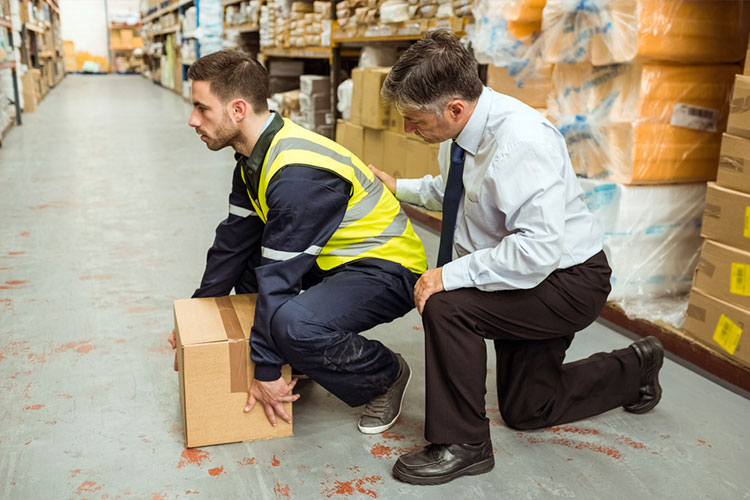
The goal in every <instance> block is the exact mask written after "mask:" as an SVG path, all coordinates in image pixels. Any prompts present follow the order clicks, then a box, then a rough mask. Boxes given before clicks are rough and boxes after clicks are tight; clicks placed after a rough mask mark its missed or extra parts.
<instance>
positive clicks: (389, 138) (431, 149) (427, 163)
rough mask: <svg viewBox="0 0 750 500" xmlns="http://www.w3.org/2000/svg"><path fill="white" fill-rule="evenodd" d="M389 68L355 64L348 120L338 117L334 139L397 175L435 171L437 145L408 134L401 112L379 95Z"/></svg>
mask: <svg viewBox="0 0 750 500" xmlns="http://www.w3.org/2000/svg"><path fill="white" fill-rule="evenodd" d="M389 70H390V68H383V67H375V68H354V70H353V71H352V81H353V87H352V104H351V106H352V108H351V110H352V112H351V121H344V120H339V121H338V123H337V127H336V142H338V143H339V144H341V145H343V146H344V147H346V148H347V149H349V150H350V151H351V152H353V153H354V154H355V155H357V156H358V157H359V158H360V159H361V160H362V161H363V162H364V163H365V164H368V163H371V164H372V165H374V166H375V167H377V168H379V169H381V170H383V171H385V172H387V173H389V174H391V175H393V176H394V177H397V178H418V177H423V176H424V175H428V174H430V175H438V174H439V173H440V169H439V166H438V161H437V158H438V151H439V145H437V144H432V145H430V144H426V143H425V142H423V141H422V140H421V139H418V138H416V137H415V136H407V135H406V134H405V133H404V128H403V119H402V118H401V114H400V113H399V112H398V110H397V109H396V108H395V107H394V106H391V105H389V104H388V103H386V102H385V101H383V99H382V98H381V97H380V88H381V87H382V85H383V81H384V80H385V77H386V76H387V75H388V71H389Z"/></svg>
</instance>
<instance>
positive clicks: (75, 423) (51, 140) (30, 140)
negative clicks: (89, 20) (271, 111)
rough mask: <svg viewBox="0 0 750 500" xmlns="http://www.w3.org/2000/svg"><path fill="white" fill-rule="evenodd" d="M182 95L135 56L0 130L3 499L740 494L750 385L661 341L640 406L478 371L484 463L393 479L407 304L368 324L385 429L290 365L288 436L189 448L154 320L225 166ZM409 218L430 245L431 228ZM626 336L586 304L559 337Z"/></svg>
mask: <svg viewBox="0 0 750 500" xmlns="http://www.w3.org/2000/svg"><path fill="white" fill-rule="evenodd" d="M189 112H190V108H189V106H188V105H187V104H186V103H185V102H184V101H182V100H181V99H180V98H179V97H178V96H177V95H176V94H173V93H171V92H168V91H166V90H163V89H160V88H158V87H156V86H154V85H152V84H151V83H149V82H147V81H146V80H144V79H142V78H140V77H137V76H80V75H72V76H68V77H67V78H65V80H64V81H63V82H62V84H61V85H60V86H59V87H58V88H56V89H54V90H52V92H51V93H50V94H49V96H48V97H47V98H46V99H45V100H44V102H43V103H42V105H41V106H40V107H39V109H38V111H37V112H36V113H34V114H24V116H23V118H24V125H23V126H22V127H16V128H14V129H13V130H12V131H11V133H10V135H9V136H8V138H7V140H6V141H5V142H4V144H3V148H2V149H0V214H1V217H2V218H1V219H0V221H1V223H0V498H1V499H23V500H27V499H67V498H71V499H83V498H86V499H119V498H123V499H136V498H142V499H149V500H157V499H162V500H164V499H175V498H182V499H189V498H208V499H215V498H227V499H236V498H253V499H266V498H268V499H274V498H282V499H286V498H303V499H304V498H324V499H325V498H331V499H355V498H364V499H368V498H381V499H392V498H398V497H402V498H432V499H436V498H446V499H451V500H463V499H466V500H470V499H471V500H474V499H484V498H486V499H496V498H508V499H547V498H583V499H600V498H608V499H642V498H657V499H667V498H673V499H679V500H684V499H704V498H710V499H716V500H724V499H741V498H745V499H747V498H750V477H749V475H748V470H750V469H748V467H749V466H748V464H750V451H748V450H750V402H748V400H747V399H745V398H744V397H743V395H738V394H737V393H734V392H731V391H728V390H726V389H725V388H722V387H720V386H719V385H716V384H715V383H714V382H711V381H709V380H707V379H705V378H703V377H702V376H700V375H698V374H696V373H694V372H692V371H690V370H688V369H686V368H684V367H683V366H681V365H679V364H677V363H675V362H674V361H672V360H667V361H666V362H665V366H664V369H663V371H662V385H663V387H664V399H663V400H662V403H661V404H660V405H659V406H658V407H657V408H656V409H655V410H654V411H652V412H651V413H649V414H646V415H642V416H636V415H632V414H629V413H626V412H624V411H622V410H619V409H618V410H614V411H611V412H609V413H607V414H604V415H601V416H599V417H596V418H592V419H589V420H585V421H581V422H577V423H576V424H574V425H568V426H563V427H558V428H551V429H545V430H541V431H536V432H516V431H514V430H511V429H509V428H507V427H505V426H504V424H503V423H502V421H501V419H500V417H499V414H498V412H497V400H496V396H495V385H494V382H493V381H492V377H493V375H492V373H490V380H489V384H488V397H487V406H488V408H489V415H490V417H491V418H492V425H493V442H494V445H495V449H496V461H497V465H496V467H495V469H494V470H493V471H492V472H491V473H489V474H485V475H482V476H477V477H472V478H461V479H459V480H456V481H454V482H452V483H450V484H448V485H444V486H437V487H414V486H409V485H405V484H401V483H399V482H397V481H395V480H394V479H393V478H392V477H391V474H390V470H391V467H392V464H393V462H394V460H395V458H396V457H397V456H398V455H399V454H400V453H402V452H403V451H405V450H412V449H415V448H418V447H420V446H421V445H422V444H423V439H422V419H423V411H422V408H423V403H424V362H423V340H422V333H421V326H420V318H419V316H418V315H417V314H416V312H414V311H412V312H411V313H410V314H408V315H407V316H406V317H404V318H402V319H400V320H397V321H394V322H393V323H392V324H389V325H383V326H380V327H378V328H376V329H375V330H373V331H372V332H370V333H369V334H368V335H372V336H376V337H378V338H380V339H382V340H383V341H384V342H385V343H386V344H388V345H390V346H391V347H393V348H394V349H396V350H398V351H400V352H402V353H404V354H405V356H406V358H407V360H408V361H409V362H410V364H411V366H412V369H413V371H414V374H415V376H414V378H413V380H412V384H411V386H410V388H409V390H408V392H407V398H406V405H405V409H404V411H403V414H402V417H401V418H400V420H399V422H398V424H397V425H396V426H395V427H394V428H393V429H392V430H391V432H389V433H387V434H384V435H380V436H365V435H362V434H360V433H359V432H358V431H357V429H356V420H357V416H358V415H359V409H351V408H348V407H347V406H346V405H344V404H343V403H341V402H340V401H338V400H336V399H334V398H333V397H332V396H330V395H329V394H327V393H326V392H325V391H324V390H322V389H321V388H320V387H319V386H317V385H315V384H314V383H311V382H309V381H308V382H302V383H300V385H299V386H298V387H299V392H300V393H301V394H302V397H301V399H300V400H299V402H298V403H296V404H295V409H294V416H295V436H294V437H293V438H284V439H278V440H272V441H263V442H253V443H238V444H230V445H223V446H213V447H205V448H202V449H200V450H186V449H185V448H184V445H183V441H182V428H181V424H180V415H179V395H178V392H179V390H178V383H177V377H176V375H175V373H174V372H173V371H172V352H171V349H170V348H169V347H168V345H167V343H166V341H165V339H166V337H167V335H168V333H169V332H170V331H171V328H172V305H171V303H172V300H173V299H176V298H184V297H188V296H190V294H191V293H192V291H193V290H194V288H195V287H196V286H197V283H198V281H199V279H200V277H201V274H202V270H203V263H204V259H205V251H206V249H207V247H208V246H209V245H210V244H211V241H212V238H213V230H214V227H215V225H216V223H217V222H218V221H220V220H221V219H222V218H223V217H225V215H226V207H227V201H226V200H227V195H228V189H229V185H230V174H231V171H232V168H233V161H232V153H231V151H222V152H220V153H212V152H210V151H208V150H207V149H206V148H205V146H204V145H203V144H202V143H201V142H200V141H199V139H198V138H197V137H196V136H195V135H194V133H193V131H192V130H191V129H190V128H189V127H188V126H187V119H188V115H189ZM419 232H420V235H421V236H422V237H423V239H424V242H425V245H426V247H427V248H428V256H429V259H430V262H434V258H435V253H436V248H437V239H438V238H437V236H436V235H435V234H434V233H431V232H429V231H426V230H423V229H422V228H419ZM630 341H631V340H630V339H629V338H627V337H626V336H623V335H621V334H620V333H617V332H615V331H613V330H611V329H609V328H607V327H606V326H604V325H602V324H598V323H597V324H594V325H593V326H591V327H590V328H588V329H587V330H585V331H584V332H582V333H581V334H580V335H579V336H578V337H577V338H576V340H575V342H574V343H573V345H572V347H571V349H570V359H577V358H581V357H585V356H588V355H589V354H591V353H593V352H596V351H600V350H611V349H615V348H620V347H623V346H625V345H627V344H629V343H630ZM489 362H490V365H489V366H490V367H492V366H494V359H490V361H489ZM239 410H240V409H239V408H238V411H239Z"/></svg>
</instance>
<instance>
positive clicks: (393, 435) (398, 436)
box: [381, 431, 406, 441]
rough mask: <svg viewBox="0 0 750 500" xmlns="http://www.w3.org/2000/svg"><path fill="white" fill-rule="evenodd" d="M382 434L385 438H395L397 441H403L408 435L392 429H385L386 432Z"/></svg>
mask: <svg viewBox="0 0 750 500" xmlns="http://www.w3.org/2000/svg"><path fill="white" fill-rule="evenodd" d="M381 436H383V437H384V438H385V439H393V440H395V441H401V440H402V439H405V438H406V436H403V435H401V434H396V433H394V432H390V431H385V432H384V433H382V434H381Z"/></svg>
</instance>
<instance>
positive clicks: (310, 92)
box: [299, 75, 333, 138]
mask: <svg viewBox="0 0 750 500" xmlns="http://www.w3.org/2000/svg"><path fill="white" fill-rule="evenodd" d="M299 107H300V115H301V116H300V121H299V124H300V125H302V126H303V127H305V128H307V129H309V130H312V131H314V132H317V133H318V134H321V135H324V136H326V137H328V138H333V114H332V113H331V82H330V78H329V77H327V76H320V75H302V76H300V77H299Z"/></svg>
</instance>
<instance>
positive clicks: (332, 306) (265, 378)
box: [188, 50, 426, 434]
mask: <svg viewBox="0 0 750 500" xmlns="http://www.w3.org/2000/svg"><path fill="white" fill-rule="evenodd" d="M188 78H190V79H191V80H192V81H193V112H192V114H191V115H190V121H189V122H188V123H189V125H190V126H191V127H193V128H194V129H195V131H196V133H197V134H198V135H200V137H201V140H202V141H203V142H205V143H206V146H207V147H208V148H209V149H211V150H213V151H218V150H220V149H222V148H224V147H227V146H230V147H232V148H233V149H234V150H235V151H236V154H235V159H236V160H237V166H236V167H235V170H234V180H233V184H232V192H231V194H230V195H229V215H228V216H227V218H226V220H224V221H223V222H222V223H221V224H219V226H218V228H217V229H216V238H215V240H214V244H213V246H212V247H211V248H210V249H209V251H208V258H207V262H206V270H205V273H204V275H203V280H202V282H201V286H200V288H198V290H196V292H195V294H194V295H193V296H194V297H216V296H223V295H228V294H229V293H230V292H231V290H232V289H233V288H234V290H235V291H236V292H237V293H258V301H257V306H256V313H255V322H254V324H253V327H252V331H251V336H250V346H251V352H250V357H251V358H252V360H253V361H254V362H255V374H254V375H255V380H254V381H253V382H252V384H251V387H250V388H249V391H248V392H249V394H248V401H247V406H246V407H245V411H250V410H251V409H252V408H253V407H254V405H255V403H256V402H259V403H260V404H261V405H263V406H264V408H265V412H266V415H267V417H268V420H269V421H270V422H271V423H272V424H274V425H275V424H276V414H278V415H279V416H280V417H281V418H283V419H284V420H286V421H291V419H290V417H289V416H288V415H287V414H286V412H284V410H283V407H282V403H283V402H287V401H294V400H296V399H297V398H298V397H299V396H298V395H292V388H293V387H294V384H295V382H296V380H293V381H292V382H291V383H290V384H287V383H286V382H285V381H284V380H283V379H282V378H281V371H280V369H281V366H282V365H283V364H285V363H289V364H290V365H291V366H292V367H293V368H295V369H296V370H298V371H300V372H303V373H305V374H306V375H308V376H309V377H310V378H312V379H313V380H315V381H316V382H318V383H319V384H320V385H321V386H323V387H325V388H326V389H327V390H329V391H330V392H331V393H333V394H334V395H335V396H337V397H339V398H340V399H342V400H343V401H344V402H346V403H348V404H349V405H351V406H359V405H362V404H367V406H366V407H365V410H364V413H363V415H362V417H361V418H360V420H359V424H358V427H359V429H360V430H361V431H362V432H364V433H369V434H372V433H378V432H383V431H384V430H386V429H388V428H389V427H390V426H392V425H393V423H394V422H395V421H396V418H397V417H398V415H399V412H400V410H401V402H402V399H403V395H404V391H405V389H406V385H407V383H408V381H409V378H410V376H411V372H410V370H409V366H408V365H407V363H406V361H404V359H403V358H402V357H401V356H400V355H398V354H395V353H393V352H392V351H391V350H390V349H388V348H387V347H385V346H384V345H383V344H381V343H380V342H378V341H376V340H369V339H367V338H365V337H363V336H361V335H359V332H362V331H364V330H367V329H369V328H372V327H374V326H375V325H378V324H380V323H384V322H388V321H391V320H393V319H394V318H397V317H400V316H403V315H404V314H405V313H406V312H408V311H409V310H411V308H412V307H414V302H413V287H414V283H415V282H416V281H417V279H418V278H419V275H420V274H421V273H422V272H424V270H425V268H426V258H425V254H424V248H423V247H422V243H421V241H420V240H419V238H418V237H417V236H416V234H415V233H414V230H413V228H412V226H411V223H410V222H409V220H408V218H407V217H406V215H405V214H404V213H403V211H402V210H401V206H400V205H399V203H398V201H396V199H395V198H394V196H393V194H392V193H391V192H390V191H389V190H388V189H385V188H384V187H383V184H382V183H381V182H380V181H379V180H378V179H377V178H376V177H375V176H374V175H373V173H372V172H371V171H370V170H369V169H368V168H367V167H366V166H365V165H364V164H363V163H362V162H361V161H360V160H359V159H358V158H356V157H355V156H354V155H353V154H351V153H350V152H349V151H348V150H346V149H345V148H343V147H341V146H339V145H338V144H336V143H335V142H333V141H331V140H329V139H326V138H325V137H322V136H320V135H318V134H315V133H313V132H310V131H308V130H305V129H304V128H302V127H300V126H298V125H296V124H294V123H292V122H291V121H289V120H285V119H283V118H281V116H279V115H278V114H276V113H272V112H269V110H268V106H267V101H266V97H267V94H268V75H267V73H266V70H265V69H264V68H263V67H262V66H261V65H260V64H259V63H258V62H257V61H255V60H254V59H253V58H251V57H250V56H249V55H247V54H243V53H241V52H237V51H228V50H224V51H221V52H217V53H214V54H211V55H208V56H205V57H202V58H200V59H198V60H197V61H196V62H195V63H193V65H192V66H191V67H190V70H189V71H188ZM301 290H304V293H301V294H300V291H301Z"/></svg>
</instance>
